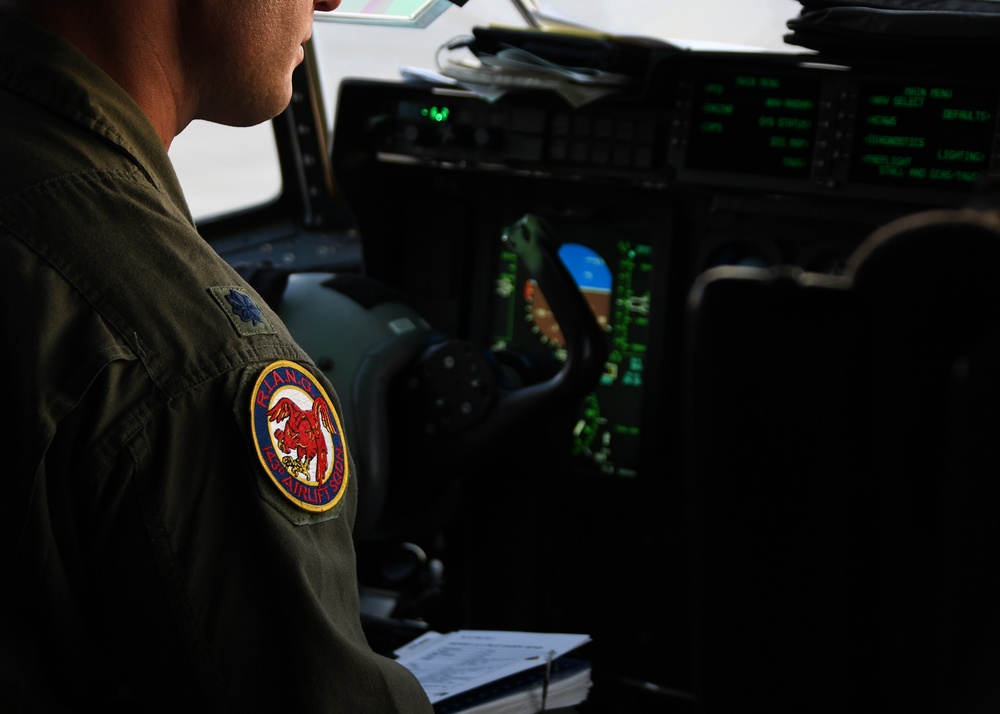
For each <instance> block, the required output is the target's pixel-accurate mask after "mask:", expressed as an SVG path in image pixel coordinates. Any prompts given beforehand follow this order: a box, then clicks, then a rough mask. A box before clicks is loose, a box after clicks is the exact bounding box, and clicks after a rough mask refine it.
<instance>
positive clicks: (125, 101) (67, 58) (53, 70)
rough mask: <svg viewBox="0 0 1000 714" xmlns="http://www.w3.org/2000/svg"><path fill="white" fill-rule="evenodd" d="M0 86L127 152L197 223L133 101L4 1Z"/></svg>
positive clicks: (63, 43) (158, 143) (157, 140)
mask: <svg viewBox="0 0 1000 714" xmlns="http://www.w3.org/2000/svg"><path fill="white" fill-rule="evenodd" d="M0 87H2V88H5V89H7V90H9V91H11V92H15V93H17V94H19V95H21V96H23V97H25V98H27V99H29V100H31V101H32V102H35V103H36V104H39V105H41V106H44V107H45V108H46V109H48V110H49V111H52V112H54V113H56V114H58V115H60V116H63V117H65V118H66V119H68V120H69V121H71V122H73V123H74V124H76V125H78V126H81V127H83V128H84V129H86V130H87V131H89V132H91V133H93V134H96V135H98V136H100V137H101V138H102V139H103V140H104V141H106V142H109V143H110V144H112V145H114V146H115V147H116V148H117V149H118V150H120V151H122V152H124V153H125V154H126V155H127V156H128V157H129V158H130V159H131V161H132V162H133V163H134V164H135V165H136V167H137V168H138V169H139V170H140V171H142V172H143V173H144V174H145V175H146V177H147V178H148V179H149V181H150V183H152V184H153V186H154V187H155V188H156V189H157V190H159V191H161V192H164V193H166V194H167V196H168V197H169V200H170V202H171V203H173V204H174V205H175V206H177V207H178V208H179V209H181V211H182V212H183V214H184V215H185V216H187V217H188V219H189V220H191V222H192V224H193V222H194V221H193V220H192V219H191V213H190V211H189V209H188V207H187V201H186V200H185V199H184V192H183V190H182V189H181V185H180V182H179V181H178V180H177V174H176V173H175V172H174V168H173V165H172V164H171V162H170V159H169V158H168V156H167V152H166V149H164V148H163V144H162V142H161V141H160V138H159V136H158V135H157V133H156V130H155V129H154V128H153V125H152V123H150V121H149V119H148V118H147V117H146V115H145V114H144V113H143V112H142V110H141V109H140V108H139V106H138V105H137V104H136V103H135V101H133V99H132V98H131V97H130V96H129V95H128V94H127V93H126V92H125V90H123V89H122V88H121V87H120V86H119V85H118V84H117V83H116V82H115V81H114V80H113V79H111V77H109V76H108V75H107V74H106V73H105V72H104V71H103V70H102V69H101V68H100V67H98V66H97V65H95V64H94V63H93V62H91V61H90V60H89V59H87V58H86V57H84V55H83V54H81V53H80V52H79V51H78V50H77V49H76V48H74V47H73V46H72V45H70V44H69V43H68V42H66V41H65V40H63V39H62V38H60V37H58V36H56V35H54V34H52V33H50V32H48V31H46V30H44V29H43V28H41V27H39V26H38V25H36V24H35V23H33V22H31V21H30V20H27V19H25V18H23V17H21V16H20V15H18V14H16V13H15V12H14V11H13V10H10V9H7V8H4V7H0Z"/></svg>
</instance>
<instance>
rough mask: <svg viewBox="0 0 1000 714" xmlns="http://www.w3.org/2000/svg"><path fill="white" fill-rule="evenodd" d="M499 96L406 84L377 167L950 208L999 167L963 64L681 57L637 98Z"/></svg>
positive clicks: (990, 107) (979, 89) (993, 92)
mask: <svg viewBox="0 0 1000 714" xmlns="http://www.w3.org/2000/svg"><path fill="white" fill-rule="evenodd" d="M506 99H507V101H504V100H501V101H499V102H495V103H488V102H485V101H482V100H479V99H478V98H476V97H474V96H473V95H472V93H470V92H468V91H464V90H455V89H452V88H447V89H446V88H434V89H431V88H428V87H424V88H417V87H413V88H412V91H411V90H403V91H400V92H399V93H397V94H396V96H393V97H392V98H391V99H390V101H389V103H388V104H386V105H382V106H379V107H378V109H379V111H380V114H379V118H380V121H379V124H378V125H377V126H373V127H372V128H371V129H372V131H371V132H370V133H369V139H372V140H375V141H376V145H375V146H373V148H375V149H376V151H377V152H378V154H379V155H380V157H381V160H384V161H433V162H441V163H450V164H455V165H461V166H463V167H481V168H483V169H488V170H505V171H521V170H527V171H532V172H539V171H541V172H549V173H553V174H567V173H574V174H576V175H578V176H580V177H583V178H586V177H600V178H604V179H608V180H625V181H631V182H635V183H652V184H662V185H667V186H677V187H684V186H689V185H696V186H705V185H710V186H714V187H719V188H725V187H732V188H750V189H753V190H774V191H783V192H789V193H796V194H819V195H823V194H827V195H829V194H834V193H835V194H840V195H842V196H844V197H860V198H877V199H886V198H887V199H889V200H899V201H905V202H926V201H940V202H944V203H949V202H953V201H954V200H955V196H957V195H960V194H962V193H963V192H967V191H968V190H969V189H970V187H972V186H974V185H975V184H977V183H978V182H979V181H980V180H981V179H982V178H984V177H986V176H992V175H996V174H997V172H998V171H1000V155H998V152H1000V149H998V142H997V138H998V130H1000V125H998V121H997V117H998V111H1000V84H998V82H997V80H996V79H995V78H993V77H990V76H989V75H988V74H986V73H985V72H983V71H982V70H980V69H979V68H975V67H963V68H961V69H960V70H959V69H955V68H951V69H949V68H944V69H942V68H931V67H912V66H911V67H903V66H898V67H892V66H882V65H880V66H875V65H871V64H867V65H863V66H862V65H852V64H850V63H848V62H844V63H842V64H839V63H833V62H829V61H824V62H822V63H821V62H817V61H816V60H815V59H814V58H812V57H810V56H808V55H784V54H761V53H698V52H689V53H684V54H682V55H680V56H676V57H670V58H667V59H665V60H663V61H662V66H660V67H657V68H655V69H654V70H653V71H651V75H650V79H649V81H648V82H647V84H646V87H645V89H644V90H643V92H642V93H641V94H639V95H629V94H627V93H623V94H622V95H621V96H618V97H614V98H612V99H610V100H603V101H600V102H596V103H594V104H592V105H586V106H583V107H580V108H576V109H574V108H571V107H569V106H568V105H567V104H566V103H565V102H564V101H562V100H560V99H559V98H558V97H554V96H545V95H541V94H536V95H535V96H531V95H530V94H524V93H521V94H519V95H517V96H516V97H515V96H514V95H511V96H509V97H508V98H506Z"/></svg>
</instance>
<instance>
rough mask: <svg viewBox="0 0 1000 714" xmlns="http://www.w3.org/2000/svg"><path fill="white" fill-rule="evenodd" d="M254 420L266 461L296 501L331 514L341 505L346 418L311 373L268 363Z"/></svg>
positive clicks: (260, 453)
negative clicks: (332, 509)
mask: <svg viewBox="0 0 1000 714" xmlns="http://www.w3.org/2000/svg"><path fill="white" fill-rule="evenodd" d="M250 417H251V422H252V424H253V439H254V444H255V446H256V448H257V455H258V456H259V457H260V462H261V463H262V464H263V465H264V469H265V470H266V471H267V473H268V475H269V476H270V477H271V480H272V481H273V482H274V483H275V485H276V486H277V487H278V488H279V489H280V490H281V492H282V493H283V494H284V495H285V496H286V497H287V498H288V499H289V500H290V501H292V503H294V504H296V505H297V506H300V507H302V508H304V509H306V510H309V511H327V510H329V509H331V508H333V507H334V506H336V505H337V504H338V503H339V502H340V499H341V498H343V497H344V494H345V493H347V479H348V476H349V473H348V471H349V467H348V462H347V452H346V444H345V443H344V437H343V430H342V429H341V425H340V417H339V415H338V414H337V412H336V410H335V409H334V408H333V404H332V402H331V401H330V397H329V396H327V394H326V392H325V391H323V387H322V386H320V385H319V384H317V383H316V381H315V380H313V378H312V376H311V375H310V374H309V373H308V372H306V371H305V370H303V369H302V368H301V367H300V366H299V365H297V364H295V363H294V362H288V361H284V360H283V361H280V362H274V363H273V364H270V365H268V366H267V367H266V368H265V369H264V371H263V372H261V374H260V376H259V377H258V378H257V384H256V385H255V386H254V390H253V396H252V401H251V403H250Z"/></svg>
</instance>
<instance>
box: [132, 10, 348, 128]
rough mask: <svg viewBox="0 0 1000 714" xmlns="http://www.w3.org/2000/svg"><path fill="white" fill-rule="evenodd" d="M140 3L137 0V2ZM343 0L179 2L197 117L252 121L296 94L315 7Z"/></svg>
mask: <svg viewBox="0 0 1000 714" xmlns="http://www.w3.org/2000/svg"><path fill="white" fill-rule="evenodd" d="M131 1H132V2H134V0H131ZM339 3H340V0H333V1H332V2H331V1H327V2H315V1H314V0H180V1H179V2H178V3H177V5H178V11H179V13H178V21H179V26H180V29H181V33H180V39H181V43H182V47H181V57H182V59H183V61H184V70H185V76H186V79H187V81H188V83H189V86H190V87H191V88H192V89H194V90H195V91H197V93H198V96H197V104H198V111H197V116H196V117H195V118H197V119H207V120H209V121H215V122H219V123H221V124H231V125H237V126H246V125H250V124H257V123H260V122H261V121H264V120H267V119H270V118H272V117H274V116H275V115H277V114H278V113H279V112H281V110H282V109H284V108H285V107H286V106H287V105H288V102H289V100H290V99H291V91H292V88H291V76H292V70H294V69H295V67H296V65H298V64H299V63H300V62H301V61H302V58H303V49H302V45H303V44H304V43H305V42H306V41H307V40H308V39H309V38H310V36H311V35H312V18H313V12H314V11H317V10H333V9H334V8H336V6H337V5H339Z"/></svg>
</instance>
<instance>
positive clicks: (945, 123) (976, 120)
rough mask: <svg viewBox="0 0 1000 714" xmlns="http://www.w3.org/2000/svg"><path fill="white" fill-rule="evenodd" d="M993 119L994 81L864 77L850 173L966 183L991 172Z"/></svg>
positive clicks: (901, 181)
mask: <svg viewBox="0 0 1000 714" xmlns="http://www.w3.org/2000/svg"><path fill="white" fill-rule="evenodd" d="M996 119H997V89H996V87H983V86H976V85H960V84H958V85H956V84H949V83H938V82H926V83H924V82H908V83H899V82H863V83H861V85H860V86H859V89H858V98H857V113H856V118H855V123H854V126H855V130H854V132H855V133H854V148H853V151H852V157H851V173H850V177H849V178H850V180H851V181H854V182H858V183H877V184H882V185H900V186H907V187H916V186H920V187H926V188H949V187H952V188H965V189H968V187H969V186H970V185H972V184H974V183H976V182H977V181H979V180H980V179H981V178H982V177H983V176H985V175H986V174H987V173H988V172H989V168H990V164H991V161H992V158H993V152H994V142H995V139H996Z"/></svg>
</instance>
